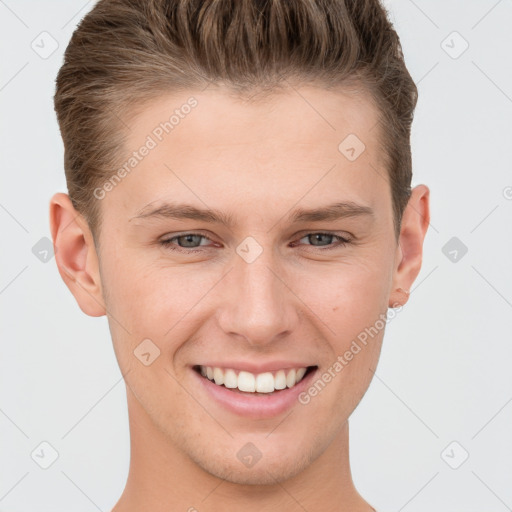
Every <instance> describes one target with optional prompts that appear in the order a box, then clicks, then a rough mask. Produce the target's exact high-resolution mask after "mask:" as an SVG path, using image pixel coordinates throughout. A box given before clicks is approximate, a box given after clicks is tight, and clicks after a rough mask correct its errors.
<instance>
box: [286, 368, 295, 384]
mask: <svg viewBox="0 0 512 512" xmlns="http://www.w3.org/2000/svg"><path fill="white" fill-rule="evenodd" d="M295 375H296V373H295V370H290V371H289V372H288V375H287V376H286V386H287V387H289V388H291V387H292V386H295Z"/></svg>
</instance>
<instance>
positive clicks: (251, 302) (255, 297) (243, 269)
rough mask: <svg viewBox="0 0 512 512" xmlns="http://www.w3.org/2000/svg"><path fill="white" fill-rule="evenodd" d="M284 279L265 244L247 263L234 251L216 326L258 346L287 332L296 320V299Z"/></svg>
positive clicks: (281, 269) (291, 288) (281, 270)
mask: <svg viewBox="0 0 512 512" xmlns="http://www.w3.org/2000/svg"><path fill="white" fill-rule="evenodd" d="M288 280H289V278H288V279H287V276H286V272H285V269H284V267H283V265H280V264H279V262H278V261H277V257H275V256H274V255H273V254H272V250H271V249H269V248H265V249H264V250H263V252H262V253H261V254H260V255H259V256H258V258H257V259H256V260H255V261H252V262H251V263H248V262H247V261H245V260H244V259H243V258H242V257H239V256H238V254H235V255H234V268H233V269H232V270H231V271H230V272H229V273H228V274H227V276H226V277H225V279H224V284H223V286H222V296H221V299H220V306H219V308H218V309H217V315H218V316H217V318H218V322H219V326H220V328H221V329H222V330H223V331H224V332H225V333H226V334H227V335H229V336H238V337H239V338H240V339H243V340H244V341H245V342H246V343H248V344H250V345H253V346H261V347H264V346H266V345H269V344H272V343H273V342H274V341H276V340H278V339H280V338H283V337H285V336H287V335H290V334H291V333H292V332H293V331H294V330H295V329H296V326H297V325H298V322H299V315H298V311H297V308H298V304H300V300H299V299H298V298H297V297H296V296H295V295H294V293H293V291H292V290H293V287H292V286H291V283H289V282H288Z"/></svg>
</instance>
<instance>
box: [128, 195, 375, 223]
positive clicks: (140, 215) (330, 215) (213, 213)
mask: <svg viewBox="0 0 512 512" xmlns="http://www.w3.org/2000/svg"><path fill="white" fill-rule="evenodd" d="M363 216H365V217H366V216H368V217H372V218H374V217H375V212H374V210H373V209H372V208H370V207H369V206H366V205H361V204H357V203H355V202H353V201H344V202H338V203H333V204H329V205H326V206H322V207H318V208H310V209H305V208H297V209H296V210H294V211H292V212H291V213H290V214H288V215H287V216H286V220H287V221H288V222H289V223H290V224H293V223H299V222H319V221H334V220H338V219H343V218H347V217H363ZM146 218H165V219H176V220H197V221H202V222H208V223H212V224H222V225H224V226H227V227H228V228H232V227H233V226H234V224H235V223H234V219H233V215H232V214H228V213H224V212H222V211H219V210H214V209H202V208H197V207H195V206H192V205H189V204H180V203H163V204H160V205H158V206H153V207H152V203H150V204H149V205H146V206H145V207H143V208H142V209H141V210H139V211H138V212H137V214H136V215H135V216H133V217H131V218H130V219H129V220H130V221H131V220H133V219H146Z"/></svg>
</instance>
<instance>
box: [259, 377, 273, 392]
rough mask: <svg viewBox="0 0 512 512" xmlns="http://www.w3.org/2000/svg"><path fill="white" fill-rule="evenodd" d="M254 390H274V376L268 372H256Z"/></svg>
mask: <svg viewBox="0 0 512 512" xmlns="http://www.w3.org/2000/svg"><path fill="white" fill-rule="evenodd" d="M256 391H257V392H258V393H272V391H274V376H273V375H272V374H271V373H270V372H266V373H259V374H258V376H257V377H256Z"/></svg>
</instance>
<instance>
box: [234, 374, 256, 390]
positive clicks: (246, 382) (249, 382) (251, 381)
mask: <svg viewBox="0 0 512 512" xmlns="http://www.w3.org/2000/svg"><path fill="white" fill-rule="evenodd" d="M238 389H239V390H240V391H248V392H249V393H254V392H255V391H256V379H255V378H254V375H253V374H252V373H249V372H240V373H239V374H238Z"/></svg>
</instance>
